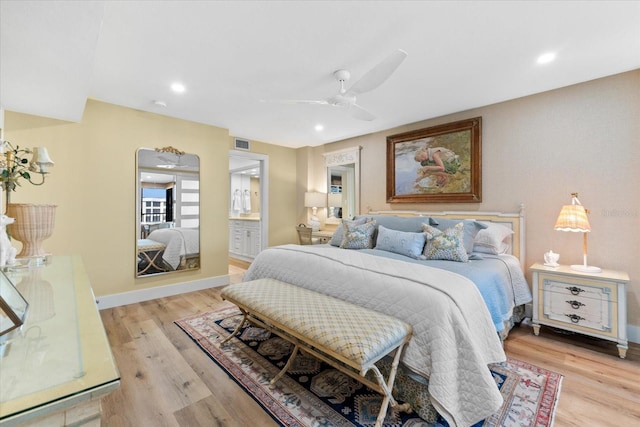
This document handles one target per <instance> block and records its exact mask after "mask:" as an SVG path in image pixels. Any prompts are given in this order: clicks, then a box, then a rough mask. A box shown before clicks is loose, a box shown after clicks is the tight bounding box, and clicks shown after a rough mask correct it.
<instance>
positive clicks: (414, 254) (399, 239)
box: [375, 225, 426, 259]
mask: <svg viewBox="0 0 640 427" xmlns="http://www.w3.org/2000/svg"><path fill="white" fill-rule="evenodd" d="M425 238H426V235H425V234H424V233H410V232H407V231H398V230H390V229H388V228H386V227H384V226H382V225H379V226H378V237H377V240H376V247H375V248H376V249H380V250H383V251H387V252H394V253H396V254H400V255H404V256H408V257H411V258H416V259H417V258H423V256H422V250H423V249H424V241H425Z"/></svg>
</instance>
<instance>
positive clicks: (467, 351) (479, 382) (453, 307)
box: [244, 245, 506, 426]
mask: <svg viewBox="0 0 640 427" xmlns="http://www.w3.org/2000/svg"><path fill="white" fill-rule="evenodd" d="M263 277H267V278H273V279H277V280H281V281H283V282H288V283H291V284H294V285H297V286H301V287H304V288H307V289H312V290H315V291H318V292H322V293H324V294H327V295H331V296H333V297H336V298H340V299H342V300H345V301H349V302H351V303H354V304H357V305H360V306H363V307H367V308H370V309H373V310H376V311H379V312H382V313H385V314H387V315H390V316H394V317H396V318H398V319H400V320H403V321H405V322H407V323H409V324H410V325H412V326H413V333H414V335H413V338H412V339H411V341H410V342H409V344H408V345H407V347H406V348H405V352H404V355H403V358H402V361H403V363H404V364H405V365H406V366H407V367H408V368H409V369H411V370H413V371H414V372H416V373H418V374H420V375H422V376H424V377H425V378H429V393H430V395H431V399H432V402H433V404H434V406H435V407H436V409H437V410H438V412H440V414H441V415H442V416H443V417H444V418H445V419H446V420H447V421H448V422H449V424H450V425H452V426H469V425H472V424H474V423H476V422H478V421H480V420H483V419H485V418H487V417H488V416H489V415H491V414H493V413H494V412H495V411H497V410H498V409H499V408H500V406H501V405H502V397H501V395H500V392H499V391H498V388H497V387H496V384H495V381H494V380H493V378H492V376H491V373H490V371H489V368H488V366H487V365H488V364H490V363H497V362H502V361H504V360H506V356H505V354H504V351H503V349H502V346H501V343H500V339H499V338H498V335H497V333H496V330H495V328H494V326H493V322H492V320H491V316H490V315H489V312H488V310H487V309H486V306H485V304H484V301H483V299H482V296H481V295H480V292H479V291H478V290H477V288H476V287H475V285H474V284H473V282H471V281H470V280H469V279H467V278H465V277H463V276H461V275H459V274H456V273H452V272H449V271H445V270H440V269H436V268H431V267H426V266H422V265H417V264H411V263H406V262H402V261H399V260H394V259H387V258H381V257H376V256H373V255H369V254H365V253H361V252H359V251H357V250H347V249H345V250H340V251H336V250H335V248H323V247H321V246H299V245H284V246H277V247H273V248H269V249H267V250H264V251H262V252H260V254H259V255H258V256H257V257H256V258H255V260H254V261H253V263H252V264H251V266H250V267H249V269H248V270H247V273H246V274H245V277H244V280H255V279H259V278H263Z"/></svg>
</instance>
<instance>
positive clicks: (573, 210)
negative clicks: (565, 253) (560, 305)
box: [554, 193, 602, 273]
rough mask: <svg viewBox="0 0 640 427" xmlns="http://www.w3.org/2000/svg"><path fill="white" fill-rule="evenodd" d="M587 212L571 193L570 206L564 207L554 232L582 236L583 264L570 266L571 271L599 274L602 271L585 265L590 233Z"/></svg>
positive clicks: (575, 195)
mask: <svg viewBox="0 0 640 427" xmlns="http://www.w3.org/2000/svg"><path fill="white" fill-rule="evenodd" d="M588 213H589V211H587V209H585V207H584V206H582V204H581V203H580V200H578V193H571V204H570V205H564V206H563V207H562V210H560V215H558V219H557V220H556V225H555V227H554V229H555V230H558V231H573V232H576V233H582V234H583V244H582V252H583V263H582V264H577V265H572V266H571V269H572V270H576V271H582V272H586V273H600V272H601V271H602V269H600V268H599V267H594V266H592V265H588V264H587V233H589V232H591V225H590V224H589V218H588V217H587V214H588Z"/></svg>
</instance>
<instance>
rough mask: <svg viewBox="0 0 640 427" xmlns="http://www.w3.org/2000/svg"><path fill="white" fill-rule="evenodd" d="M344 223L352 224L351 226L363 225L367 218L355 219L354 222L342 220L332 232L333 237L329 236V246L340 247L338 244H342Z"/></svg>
mask: <svg viewBox="0 0 640 427" xmlns="http://www.w3.org/2000/svg"><path fill="white" fill-rule="evenodd" d="M346 222H348V223H349V224H353V225H360V224H364V223H365V222H367V218H366V217H360V218H356V219H354V220H348V219H343V220H342V222H341V223H340V224H338V227H337V228H336V231H334V232H333V236H331V241H330V242H329V244H330V245H333V246H340V244H342V238H343V237H344V226H343V225H342V224H344V223H346Z"/></svg>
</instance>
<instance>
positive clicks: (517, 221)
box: [367, 204, 525, 271]
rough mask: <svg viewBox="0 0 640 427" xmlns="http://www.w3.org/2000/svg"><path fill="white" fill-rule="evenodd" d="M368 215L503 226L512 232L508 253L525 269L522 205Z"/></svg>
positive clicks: (398, 211)
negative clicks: (498, 209)
mask: <svg viewBox="0 0 640 427" xmlns="http://www.w3.org/2000/svg"><path fill="white" fill-rule="evenodd" d="M367 214H370V215H396V216H405V217H413V216H420V217H422V216H423V217H433V218H446V219H461V220H462V219H473V220H476V221H484V222H492V223H497V224H500V225H503V226H505V227H508V228H510V229H511V230H513V235H512V237H511V248H510V250H509V253H510V254H512V255H513V256H515V257H517V258H518V259H519V260H520V265H521V266H522V268H523V271H524V269H525V265H524V263H525V228H524V204H521V205H520V210H519V211H518V212H479V211H443V212H426V211H409V210H389V211H370V212H368V213H367Z"/></svg>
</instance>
